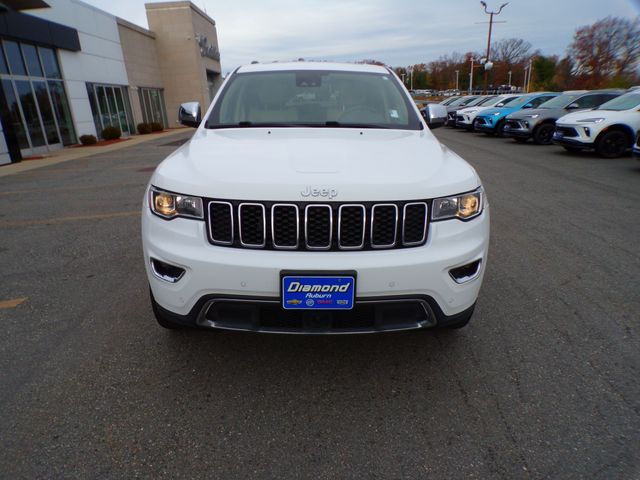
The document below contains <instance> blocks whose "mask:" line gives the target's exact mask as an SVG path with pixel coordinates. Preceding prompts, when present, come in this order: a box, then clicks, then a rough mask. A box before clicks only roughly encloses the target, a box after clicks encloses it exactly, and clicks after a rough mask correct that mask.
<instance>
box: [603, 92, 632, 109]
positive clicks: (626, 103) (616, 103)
mask: <svg viewBox="0 0 640 480" xmlns="http://www.w3.org/2000/svg"><path fill="white" fill-rule="evenodd" d="M638 105H640V93H638V92H631V93H626V94H624V95H622V96H620V97H617V98H614V99H613V100H609V101H608V102H607V103H603V104H602V105H600V108H598V110H613V111H621V110H630V109H632V108H635V107H637V106H638Z"/></svg>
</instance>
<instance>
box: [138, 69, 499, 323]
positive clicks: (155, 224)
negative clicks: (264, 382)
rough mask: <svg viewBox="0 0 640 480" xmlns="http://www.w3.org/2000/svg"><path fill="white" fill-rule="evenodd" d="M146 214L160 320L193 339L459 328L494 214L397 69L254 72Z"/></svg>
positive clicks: (148, 262)
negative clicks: (224, 334) (225, 334)
mask: <svg viewBox="0 0 640 480" xmlns="http://www.w3.org/2000/svg"><path fill="white" fill-rule="evenodd" d="M180 117H181V121H182V122H183V123H185V124H190V125H192V126H196V125H198V124H199V126H197V130H196V132H195V134H194V135H193V137H192V138H191V140H190V141H189V142H188V143H186V144H185V145H184V146H182V147H181V148H179V149H178V150H176V151H175V152H174V153H172V154H171V155H169V157H168V158H167V159H166V160H164V161H163V162H162V163H161V164H160V165H159V166H158V168H157V169H156V171H155V172H154V174H153V175H152V177H151V180H150V183H149V186H148V189H147V194H146V197H145V200H144V206H143V209H142V241H143V250H144V261H145V266H146V270H147V275H148V280H149V285H150V289H151V301H152V306H153V310H154V313H155V315H156V318H157V320H158V322H159V323H160V325H162V326H164V327H167V328H178V327H185V326H192V327H193V326H197V327H209V328H221V329H230V330H249V331H258V332H279V333H361V332H380V331H391V330H407V329H420V328H425V327H432V326H444V327H452V328H456V327H461V326H464V325H465V324H466V323H467V322H468V321H469V318H470V317H471V314H472V313H473V309H474V306H475V304H476V299H477V297H478V292H479V290H480V284H481V282H482V278H483V275H484V270H485V268H486V262H487V248H488V244H489V205H488V203H487V200H486V196H485V194H484V191H483V188H482V184H481V182H480V179H479V178H478V175H477V174H476V172H475V170H474V169H473V168H472V167H471V166H469V165H468V164H467V163H466V162H465V161H464V160H462V159H461V158H460V157H459V156H458V155H456V154H455V153H454V152H452V151H451V150H449V149H448V148H446V147H444V146H443V145H441V144H440V143H439V142H438V140H437V139H436V138H435V137H434V136H433V134H432V133H431V132H430V131H429V128H427V124H428V123H430V122H431V121H432V120H433V123H434V124H435V123H440V124H441V123H442V122H443V121H444V119H445V118H446V112H444V108H443V107H442V106H440V105H430V106H429V107H428V108H427V114H426V117H427V121H425V120H424V119H423V118H422V116H421V115H420V112H419V111H418V109H417V108H416V106H415V104H414V103H413V101H412V100H411V97H410V96H409V93H408V92H407V91H406V90H405V88H404V87H403V86H402V83H401V82H400V81H399V79H398V78H397V76H396V75H395V74H394V73H393V71H391V70H390V69H388V68H385V67H380V66H371V65H351V64H344V65H343V64H332V63H312V62H299V63H298V62H296V63H274V64H267V65H261V64H254V65H249V66H244V67H241V68H239V69H237V70H236V71H234V72H233V73H232V74H231V75H229V76H228V77H227V78H226V80H225V82H224V84H223V85H222V87H221V88H220V90H219V92H218V93H217V95H216V98H215V99H214V101H213V102H212V104H211V106H210V107H209V109H208V111H207V112H206V114H205V115H204V116H202V121H200V112H199V108H198V105H197V104H195V103H190V104H183V106H182V107H181V111H180Z"/></svg>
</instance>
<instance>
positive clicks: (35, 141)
mask: <svg viewBox="0 0 640 480" xmlns="http://www.w3.org/2000/svg"><path fill="white" fill-rule="evenodd" d="M7 6H8V7H9V8H6V7H7ZM12 7H13V8H15V9H20V10H21V11H15V10H11V8H12ZM145 8H146V14H147V21H148V24H149V29H148V30H147V29H145V28H142V27H140V26H138V25H134V24H132V23H130V22H128V21H126V20H124V19H121V18H118V17H115V16H114V15H111V14H109V13H107V12H104V11H102V10H99V9H97V8H95V7H93V6H91V5H88V4H86V3H83V2H81V1H79V0H45V1H42V0H16V1H13V2H11V1H4V2H2V8H0V120H1V130H0V165H3V164H7V163H11V162H16V161H20V160H21V159H22V158H25V157H33V156H41V155H46V154H47V153H49V152H51V151H55V150H57V149H60V148H63V147H64V146H67V145H73V144H76V143H78V139H79V137H80V136H81V135H87V134H90V135H95V136H96V137H98V138H99V137H100V135H101V132H102V129H104V128H105V127H107V126H117V127H119V128H120V129H121V131H122V132H123V135H124V136H127V135H132V134H135V133H136V125H137V124H138V123H141V122H146V123H150V122H158V123H161V124H162V125H163V126H164V127H165V128H170V127H174V126H176V125H177V112H178V106H179V105H180V103H183V102H187V101H198V102H200V103H201V104H202V105H208V104H209V103H210V102H211V100H212V99H213V96H214V94H215V92H216V90H217V89H218V87H219V85H220V84H221V81H222V77H221V68H220V53H219V50H218V39H217V33H216V24H215V22H214V20H213V19H212V18H210V17H209V16H208V15H207V14H206V13H205V12H203V11H202V10H200V9H199V8H198V7H197V6H195V5H194V4H193V3H191V2H189V1H178V2H161V3H150V4H146V5H145Z"/></svg>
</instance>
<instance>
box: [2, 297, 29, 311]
mask: <svg viewBox="0 0 640 480" xmlns="http://www.w3.org/2000/svg"><path fill="white" fill-rule="evenodd" d="M27 298H29V297H22V298H14V299H13V300H4V301H2V302H0V309H3V308H15V307H17V306H18V305H20V304H21V303H22V302H24V301H25V300H26V299H27Z"/></svg>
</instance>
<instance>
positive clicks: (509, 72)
mask: <svg viewBox="0 0 640 480" xmlns="http://www.w3.org/2000/svg"><path fill="white" fill-rule="evenodd" d="M509 87H511V70H509Z"/></svg>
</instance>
